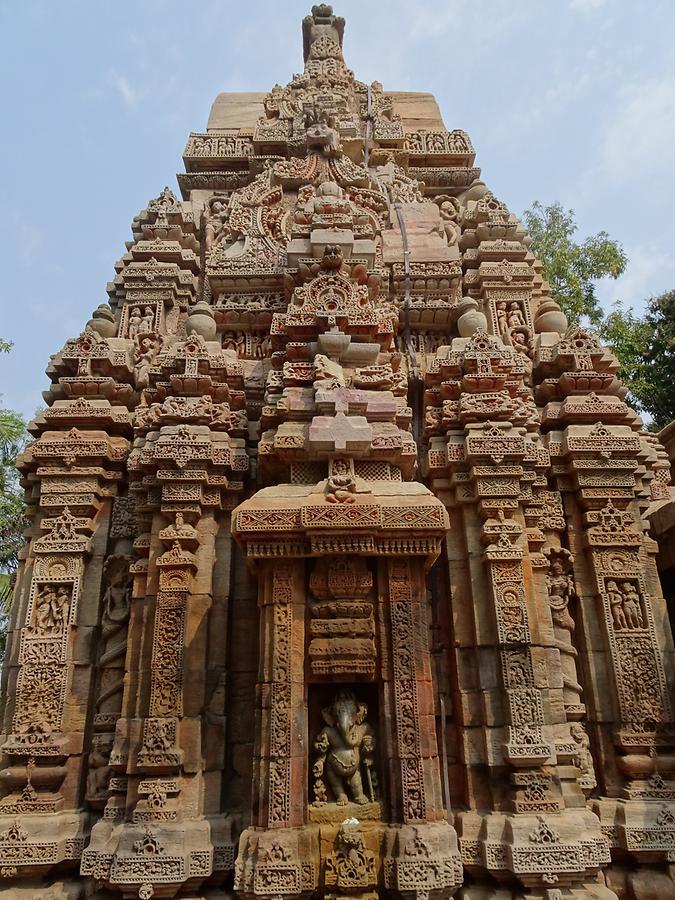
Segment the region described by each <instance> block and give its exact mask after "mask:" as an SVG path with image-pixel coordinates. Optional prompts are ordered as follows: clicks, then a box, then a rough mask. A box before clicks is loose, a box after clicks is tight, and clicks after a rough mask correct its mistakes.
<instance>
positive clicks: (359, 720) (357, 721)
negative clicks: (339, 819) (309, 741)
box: [312, 690, 376, 806]
mask: <svg viewBox="0 0 675 900" xmlns="http://www.w3.org/2000/svg"><path fill="white" fill-rule="evenodd" d="M367 714H368V707H367V706H366V704H365V703H361V702H360V701H358V700H357V699H356V697H355V695H354V693H353V691H350V690H341V691H338V693H337V694H336V695H335V697H334V699H333V702H332V703H331V705H330V706H327V707H325V708H324V709H323V710H322V715H323V718H324V721H325V722H326V725H325V727H324V728H322V730H321V731H320V732H319V735H318V737H317V739H316V741H315V742H314V749H315V751H316V757H315V759H314V766H313V769H312V773H313V775H314V795H315V798H316V800H315V804H316V805H322V804H323V803H325V802H326V801H327V800H328V799H329V794H328V791H327V790H326V782H328V785H327V786H328V788H330V797H331V799H332V801H333V802H335V803H337V804H338V806H346V805H347V803H348V802H349V799H350V798H351V800H352V801H353V802H354V803H358V804H360V805H364V804H366V803H368V802H371V803H372V802H375V780H376V779H375V773H374V771H373V766H374V764H375V755H374V754H375V732H374V731H373V729H372V727H371V726H370V725H369V724H368V722H366V715H367ZM364 774H365V781H366V789H367V794H366V793H365V792H364V786H363V775H364ZM324 779H325V781H324Z"/></svg>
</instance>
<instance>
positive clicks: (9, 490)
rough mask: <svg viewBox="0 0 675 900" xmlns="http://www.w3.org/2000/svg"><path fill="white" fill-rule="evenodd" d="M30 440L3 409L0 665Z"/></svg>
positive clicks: (0, 347)
mask: <svg viewBox="0 0 675 900" xmlns="http://www.w3.org/2000/svg"><path fill="white" fill-rule="evenodd" d="M11 346H12V345H11V344H10V343H8V342H7V341H4V340H2V339H1V338H0V352H2V353H7V352H8V351H9V350H10V349H11ZM27 439H28V432H27V431H26V424H25V422H24V421H23V419H22V418H21V416H20V415H19V414H18V413H15V412H12V410H9V409H0V663H1V662H2V659H3V657H4V651H5V639H6V632H7V619H8V614H9V605H10V602H11V597H12V586H13V577H14V573H15V572H16V568H17V565H18V553H19V550H20V549H21V544H22V543H23V531H24V528H25V527H26V520H25V512H26V507H25V502H24V497H23V491H22V489H21V486H20V484H19V473H18V472H17V470H16V468H15V463H16V458H17V456H18V455H19V453H20V452H21V451H22V450H23V448H24V447H25V445H26V442H27Z"/></svg>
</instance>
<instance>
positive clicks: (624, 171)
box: [601, 73, 675, 184]
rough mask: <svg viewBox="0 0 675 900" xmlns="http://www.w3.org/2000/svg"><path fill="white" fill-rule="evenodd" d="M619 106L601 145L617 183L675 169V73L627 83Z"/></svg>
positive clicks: (667, 173)
mask: <svg viewBox="0 0 675 900" xmlns="http://www.w3.org/2000/svg"><path fill="white" fill-rule="evenodd" d="M619 102H620V106H619V109H618V110H617V111H616V112H615V113H614V115H613V116H612V117H611V119H610V124H609V127H608V128H607V130H606V132H605V135H604V138H603V140H602V145H601V161H602V163H603V165H604V169H605V172H606V174H607V176H608V177H609V179H610V180H611V181H613V182H615V183H616V184H623V183H625V182H627V181H629V180H633V179H639V180H640V181H641V182H644V179H645V177H646V176H647V175H652V176H655V177H657V178H666V177H672V175H673V174H674V173H675V156H674V154H673V146H674V145H675V73H670V74H669V75H668V76H667V77H663V78H651V79H645V80H644V81H641V82H635V83H633V84H629V85H627V86H626V87H624V88H623V89H622V90H621V91H620V94H619Z"/></svg>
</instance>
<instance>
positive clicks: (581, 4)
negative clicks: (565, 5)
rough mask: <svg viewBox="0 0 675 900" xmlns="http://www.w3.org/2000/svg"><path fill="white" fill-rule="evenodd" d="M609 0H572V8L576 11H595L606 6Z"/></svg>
mask: <svg viewBox="0 0 675 900" xmlns="http://www.w3.org/2000/svg"><path fill="white" fill-rule="evenodd" d="M606 2H607V0H570V9H573V10H575V11H576V12H582V13H589V12H595V10H596V9H600V7H601V6H604V5H605V3H606Z"/></svg>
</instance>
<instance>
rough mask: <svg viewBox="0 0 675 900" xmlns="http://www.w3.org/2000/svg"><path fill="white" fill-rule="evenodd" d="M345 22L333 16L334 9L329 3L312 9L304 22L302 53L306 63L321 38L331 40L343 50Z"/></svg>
mask: <svg viewBox="0 0 675 900" xmlns="http://www.w3.org/2000/svg"><path fill="white" fill-rule="evenodd" d="M344 31H345V20H344V19H343V18H342V16H334V15H333V7H332V6H330V4H328V3H318V4H316V5H315V6H313V7H312V12H311V14H310V15H309V16H305V18H304V19H303V20H302V52H303V58H304V61H305V62H307V60H308V59H309V54H310V50H311V47H312V44H313V43H315V42H316V41H317V40H318V39H319V38H329V39H330V40H331V41H333V42H334V43H336V44H337V45H338V46H339V47H340V49H342V38H343V36H344Z"/></svg>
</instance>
